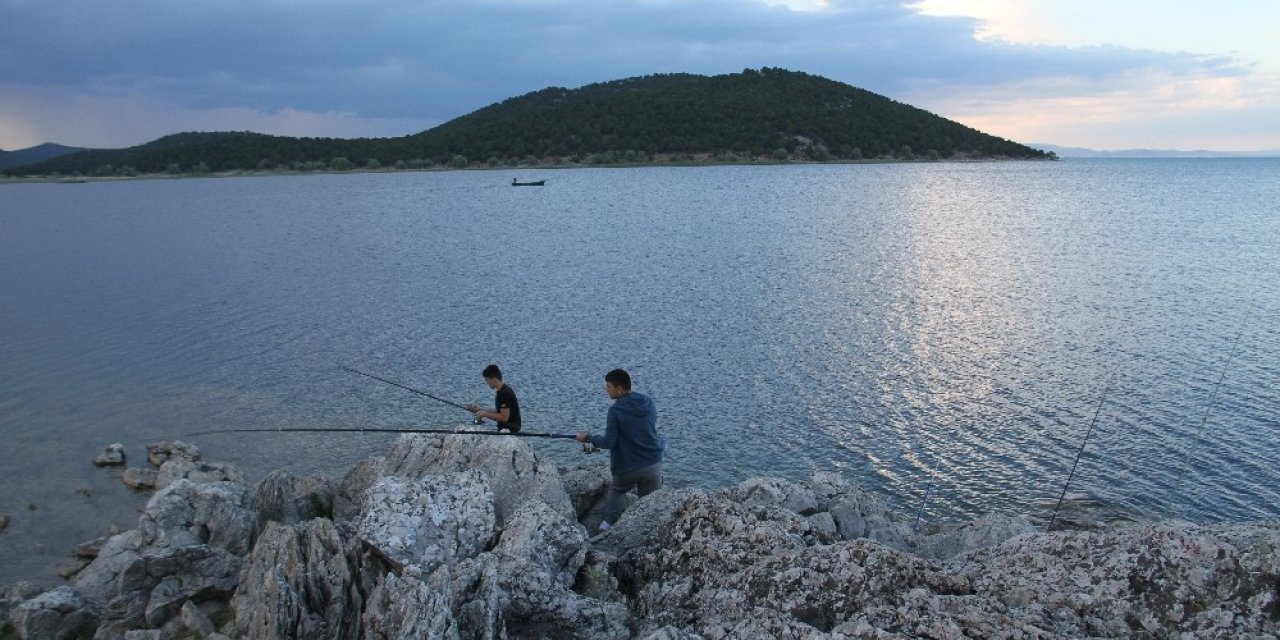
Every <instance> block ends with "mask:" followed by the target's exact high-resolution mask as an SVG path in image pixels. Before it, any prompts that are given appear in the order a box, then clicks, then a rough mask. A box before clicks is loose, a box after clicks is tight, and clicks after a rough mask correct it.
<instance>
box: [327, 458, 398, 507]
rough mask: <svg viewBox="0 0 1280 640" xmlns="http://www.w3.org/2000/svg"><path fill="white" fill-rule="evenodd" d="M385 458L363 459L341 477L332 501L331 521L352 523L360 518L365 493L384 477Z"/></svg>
mask: <svg viewBox="0 0 1280 640" xmlns="http://www.w3.org/2000/svg"><path fill="white" fill-rule="evenodd" d="M386 462H387V461H386V458H383V457H382V456H375V457H372V458H365V459H364V460H361V461H360V462H358V463H356V465H355V466H354V467H352V468H351V469H350V470H348V471H347V473H346V475H344V476H343V477H342V482H341V483H339V484H338V491H337V495H335V496H334V499H333V519H334V520H337V521H338V522H352V521H354V520H356V519H357V518H358V517H360V513H361V510H362V509H364V498H365V495H364V494H365V491H367V490H368V489H369V487H371V486H373V483H374V482H377V480H378V478H381V477H382V476H384V475H386V473H385V472H386V466H387V463H386Z"/></svg>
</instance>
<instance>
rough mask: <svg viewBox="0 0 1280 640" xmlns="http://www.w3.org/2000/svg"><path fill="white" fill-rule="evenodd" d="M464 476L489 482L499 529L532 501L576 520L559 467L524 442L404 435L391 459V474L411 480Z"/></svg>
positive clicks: (474, 437)
mask: <svg viewBox="0 0 1280 640" xmlns="http://www.w3.org/2000/svg"><path fill="white" fill-rule="evenodd" d="M458 471H479V472H481V473H483V474H484V475H485V477H486V478H488V482H489V486H490V488H491V489H492V491H493V496H494V513H495V515H496V517H497V522H498V527H499V528H501V527H503V526H504V525H505V523H506V520H507V517H508V516H509V515H510V514H511V513H512V512H513V511H514V510H515V509H517V508H518V507H520V505H522V504H524V503H525V502H527V501H529V500H539V501H541V502H545V503H547V504H549V505H551V506H552V507H553V508H555V509H557V510H559V511H561V512H562V513H564V514H565V515H566V517H573V513H574V508H573V503H572V502H571V501H570V500H569V495H568V494H567V493H565V490H564V485H563V484H562V483H561V482H560V474H559V472H558V471H557V470H556V467H555V465H554V464H552V463H551V462H550V461H548V460H547V459H546V458H544V457H543V456H542V455H541V454H539V453H537V452H536V451H534V450H533V449H531V448H530V447H529V445H528V444H527V443H525V442H522V441H521V440H520V438H493V437H487V436H477V435H449V436H445V435H429V434H407V435H401V436H400V437H399V438H397V439H396V444H395V446H394V447H392V449H391V452H390V453H388V454H387V460H386V469H385V473H386V474H388V475H396V476H400V477H403V478H411V479H413V478H422V477H425V476H428V475H437V474H442V473H450V472H458Z"/></svg>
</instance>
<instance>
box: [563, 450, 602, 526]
mask: <svg viewBox="0 0 1280 640" xmlns="http://www.w3.org/2000/svg"><path fill="white" fill-rule="evenodd" d="M611 479H612V475H611V474H610V473H609V461H608V460H605V459H599V460H596V461H595V462H588V463H583V464H580V465H578V466H576V467H572V468H569V469H561V470H560V482H561V484H563V485H564V491H565V493H567V494H568V495H569V501H570V502H572V503H573V510H574V512H575V513H577V517H578V520H582V519H583V518H584V517H586V515H587V514H588V513H590V512H591V511H592V509H593V508H594V507H596V505H598V504H599V503H600V502H601V501H602V500H603V499H604V497H605V493H606V492H607V490H608V488H609V482H610V480H611Z"/></svg>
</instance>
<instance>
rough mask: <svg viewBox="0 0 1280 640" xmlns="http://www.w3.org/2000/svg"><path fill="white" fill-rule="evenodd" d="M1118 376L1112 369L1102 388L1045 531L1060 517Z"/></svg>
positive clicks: (1050, 529)
mask: <svg viewBox="0 0 1280 640" xmlns="http://www.w3.org/2000/svg"><path fill="white" fill-rule="evenodd" d="M1115 377H1116V370H1115V369H1112V370H1111V375H1109V376H1107V385H1106V386H1105V387H1104V388H1103V389H1102V397H1101V398H1099V399H1098V407H1097V408H1096V409H1094V411H1093V419H1092V420H1090V421H1089V429H1088V430H1087V431H1085V434H1084V441H1083V442H1081V443H1080V450H1079V451H1077V452H1076V460H1075V462H1073V463H1071V473H1069V474H1067V481H1066V482H1064V483H1063V484H1062V495H1060V496H1058V504H1057V505H1055V506H1054V507H1053V516H1051V517H1050V518H1049V525H1048V526H1046V527H1045V528H1044V530H1045V531H1052V530H1053V523H1054V521H1056V520H1057V519H1058V509H1059V508H1061V507H1062V501H1063V499H1065V498H1066V497H1067V487H1069V486H1071V479H1072V478H1074V477H1075V475H1076V467H1077V466H1078V465H1079V464H1080V456H1081V455H1083V454H1084V448H1085V445H1087V444H1089V436H1090V435H1092V434H1093V425H1095V424H1097V423H1098V414H1100V413H1102V405H1103V403H1105V402H1106V401H1107V392H1108V391H1111V381H1112V380H1113V379H1115Z"/></svg>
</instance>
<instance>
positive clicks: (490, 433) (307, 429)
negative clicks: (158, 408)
mask: <svg viewBox="0 0 1280 640" xmlns="http://www.w3.org/2000/svg"><path fill="white" fill-rule="evenodd" d="M214 433H438V434H443V435H454V436H456V435H468V436H515V437H517V438H568V439H573V438H576V437H577V435H576V434H573V433H537V432H533V431H519V432H516V433H512V432H510V431H474V430H456V431H455V430H453V429H364V428H361V427H336V428H332V429H326V428H323V427H287V428H281V429H218V430H215V431H197V432H195V433H191V434H188V435H193V436H204V435H209V434H214Z"/></svg>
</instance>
